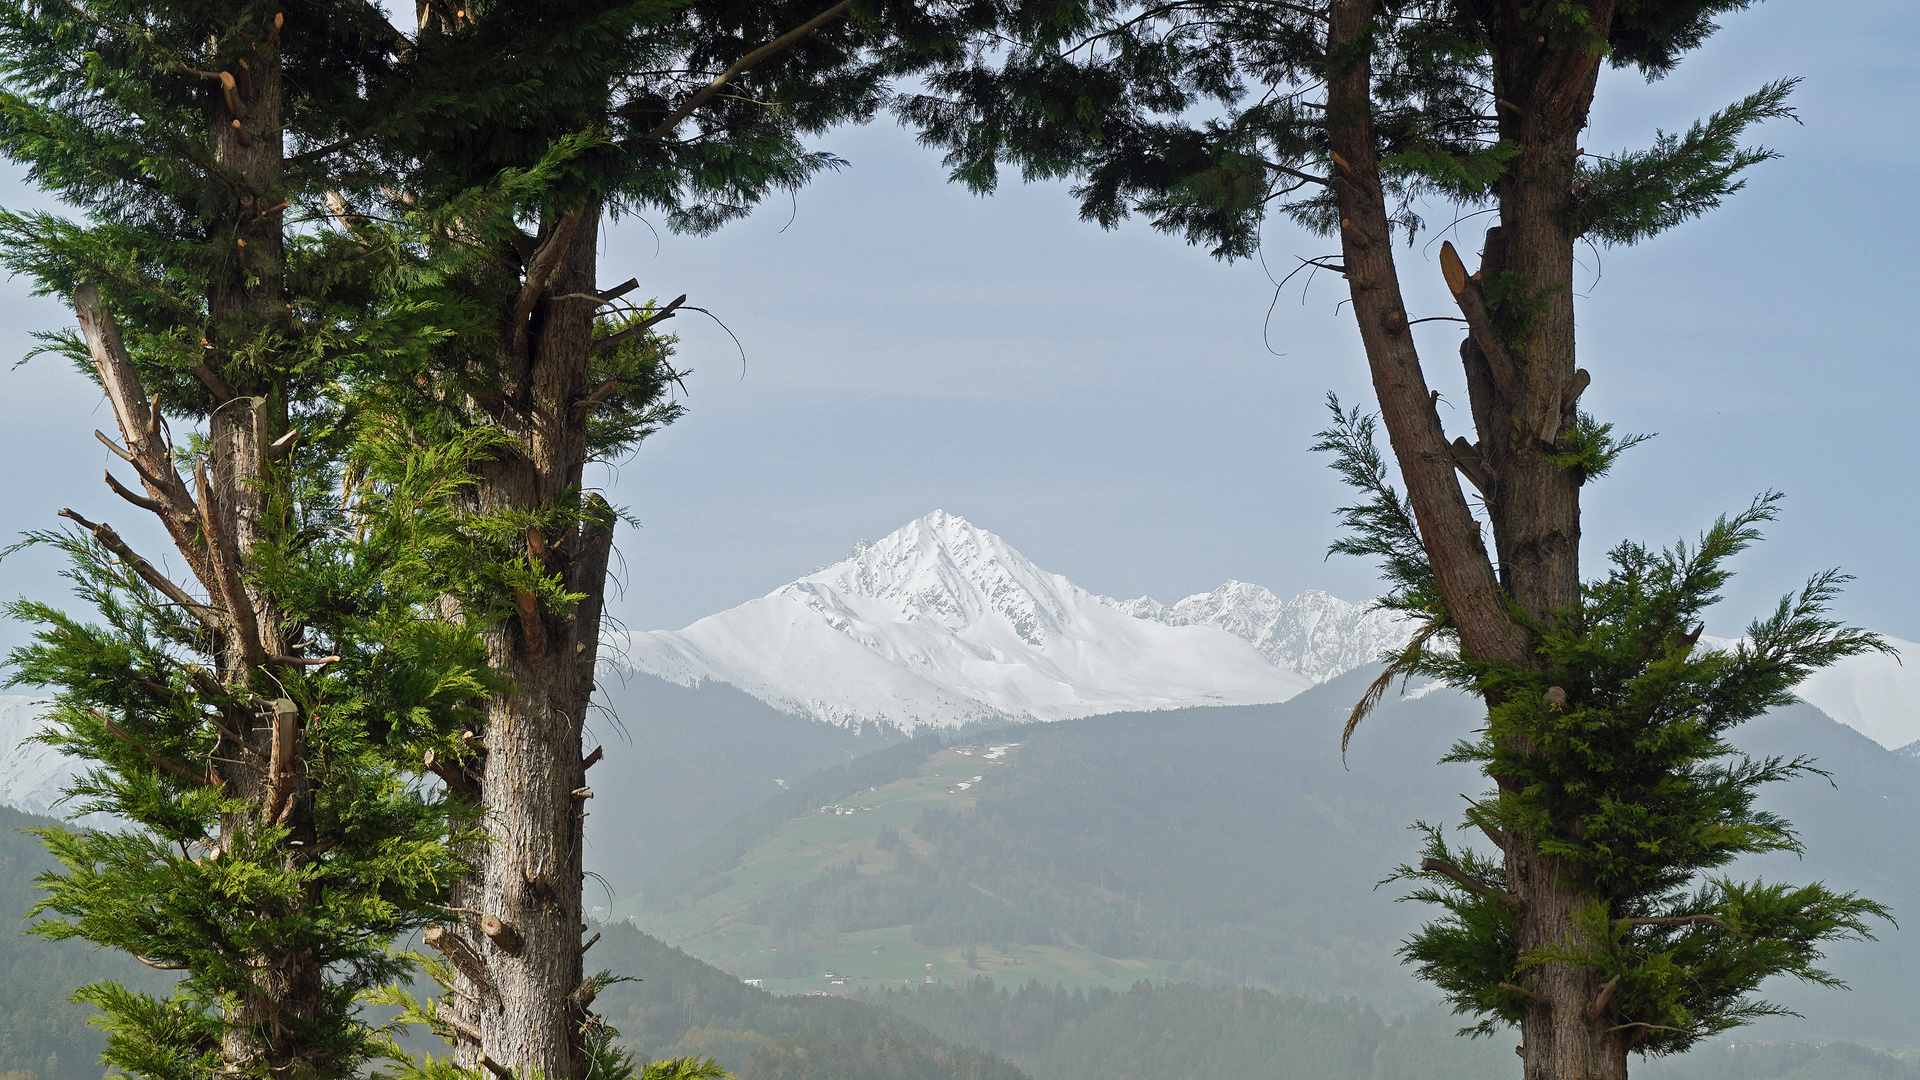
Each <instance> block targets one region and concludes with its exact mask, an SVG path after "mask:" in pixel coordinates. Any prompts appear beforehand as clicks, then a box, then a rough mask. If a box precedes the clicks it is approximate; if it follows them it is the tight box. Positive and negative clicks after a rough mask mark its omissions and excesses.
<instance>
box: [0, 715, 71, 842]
mask: <svg viewBox="0 0 1920 1080" xmlns="http://www.w3.org/2000/svg"><path fill="white" fill-rule="evenodd" d="M46 707H47V702H46V701H45V700H44V699H41V698H31V697H20V696H17V695H0V803H4V804H5V805H7V806H11V807H13V808H14V809H15V810H25V811H26V812H28V813H30V814H46V815H49V816H51V817H59V816H60V810H59V809H58V808H56V807H55V806H54V805H53V803H54V800H56V799H58V798H59V797H60V790H61V789H62V788H63V787H65V786H66V784H67V782H68V781H69V780H71V779H72V778H73V775H74V771H75V765H76V762H75V761H74V760H73V759H72V758H69V757H66V756H65V755H63V754H61V753H60V752H59V751H58V750H55V749H54V748H53V747H51V746H42V745H40V744H39V743H33V742H27V740H28V739H31V738H32V737H33V736H35V735H38V734H39V733H40V715H41V713H42V712H44V711H45V709H46Z"/></svg>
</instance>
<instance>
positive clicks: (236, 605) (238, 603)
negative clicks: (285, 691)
mask: <svg viewBox="0 0 1920 1080" xmlns="http://www.w3.org/2000/svg"><path fill="white" fill-rule="evenodd" d="M193 479H194V484H195V485H196V487H197V488H198V491H199V495H200V527H201V528H202V529H203V530H205V532H206V534H207V554H208V556H209V560H210V561H211V563H212V565H213V576H214V578H215V580H216V581H218V582H219V586H220V599H221V601H222V602H223V603H225V604H226V607H227V619H228V621H229V622H231V623H232V624H233V630H234V633H235V634H236V635H238V636H239V638H240V649H241V652H242V653H243V654H244V655H245V658H246V664H247V666H248V667H256V666H258V665H259V664H260V662H261V661H262V660H264V659H266V649H265V648H264V647H263V646H262V645H261V644H260V624H259V622H258V621H257V620H256V618H255V617H254V613H253V603H252V602H251V601H250V600H249V599H248V598H247V592H246V587H245V586H243V585H242V584H241V583H240V568H239V555H238V554H237V553H236V552H234V550H233V548H232V545H231V544H230V543H229V542H228V540H227V534H226V530H225V529H224V528H222V527H221V523H220V510H219V507H217V506H216V505H214V501H213V490H212V489H211V488H210V487H209V486H208V485H207V467H206V465H205V463H199V464H196V465H194V467H193Z"/></svg>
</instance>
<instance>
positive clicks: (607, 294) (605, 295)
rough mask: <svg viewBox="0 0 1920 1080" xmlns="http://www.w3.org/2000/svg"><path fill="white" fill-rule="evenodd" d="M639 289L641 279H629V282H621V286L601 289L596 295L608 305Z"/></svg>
mask: <svg viewBox="0 0 1920 1080" xmlns="http://www.w3.org/2000/svg"><path fill="white" fill-rule="evenodd" d="M639 287H640V279H639V278H628V279H627V280H625V281H623V282H621V283H620V284H618V285H615V286H614V287H613V288H611V289H601V290H600V291H599V292H598V293H596V294H595V295H597V296H598V297H599V298H600V302H601V303H607V302H609V301H613V300H618V299H620V298H621V297H623V296H625V295H627V294H628V293H630V292H632V291H633V290H635V289H637V288H639Z"/></svg>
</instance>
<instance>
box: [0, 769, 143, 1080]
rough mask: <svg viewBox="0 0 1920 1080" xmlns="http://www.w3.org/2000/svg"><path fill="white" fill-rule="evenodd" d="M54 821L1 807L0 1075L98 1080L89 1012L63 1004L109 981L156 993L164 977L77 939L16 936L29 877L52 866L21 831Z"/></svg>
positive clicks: (29, 903) (30, 898) (27, 905)
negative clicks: (79, 990)
mask: <svg viewBox="0 0 1920 1080" xmlns="http://www.w3.org/2000/svg"><path fill="white" fill-rule="evenodd" d="M55 824H57V823H56V822H54V821H53V820H51V819H49V818H43V817H35V816H33V815H31V814H23V813H20V812H19V811H17V810H9V809H6V808H4V807H0V1072H6V1073H11V1072H15V1071H20V1072H29V1073H32V1074H34V1075H35V1076H37V1077H39V1078H40V1080H92V1078H94V1077H98V1076H99V1075H100V1071H101V1069H100V1060H99V1059H100V1049H101V1047H103V1046H104V1045H105V1040H104V1039H103V1038H102V1037H101V1036H100V1033H99V1032H98V1031H97V1030H95V1029H94V1028H93V1027H92V1026H91V1025H89V1024H88V1023H87V1017H88V1016H89V1015H91V1014H92V1011H93V1010H92V1009H91V1008H90V1007H89V1006H86V1005H81V1004H77V1003H75V1002H74V1001H72V1000H70V999H71V997H72V995H73V992H74V990H75V989H77V988H79V987H80V986H82V985H84V984H86V983H89V982H93V981H95V980H98V979H102V978H113V979H118V980H120V981H121V982H125V983H129V984H131V985H133V986H135V987H138V988H141V989H147V990H152V991H156V992H157V991H160V990H162V989H163V988H164V987H165V986H166V985H167V984H168V983H169V982H170V981H171V980H170V979H169V977H168V976H166V975H165V974H163V973H161V972H158V971H153V970H151V969H148V968H143V967H141V966H139V965H138V964H135V963H134V962H133V961H131V960H128V959H127V958H126V957H124V956H121V955H119V954H107V953H96V952H93V951H92V950H91V949H89V948H88V947H87V945H86V943H84V942H80V941H62V942H51V941H44V940H42V939H40V938H36V937H26V936H24V935H23V934H22V933H21V931H22V930H24V929H25V925H24V924H23V923H22V922H21V920H22V919H24V918H25V916H26V914H27V911H28V910H29V909H31V908H32V907H33V904H34V902H35V900H37V899H38V891H37V890H36V889H35V888H34V887H33V879H34V878H35V877H37V876H39V875H40V874H41V873H43V872H44V871H46V870H48V869H49V868H51V867H52V865H53V860H52V859H50V858H48V857H47V853H46V850H45V849H44V848H42V847H41V846H40V841H39V840H38V839H37V838H35V837H34V836H32V835H31V834H29V833H27V832H25V831H24V830H27V829H31V828H36V827H41V826H48V825H55Z"/></svg>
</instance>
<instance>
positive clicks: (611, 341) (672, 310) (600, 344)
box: [593, 293, 687, 352]
mask: <svg viewBox="0 0 1920 1080" xmlns="http://www.w3.org/2000/svg"><path fill="white" fill-rule="evenodd" d="M686 302H687V294H686V293H681V294H680V295H679V296H676V297H674V298H673V300H672V302H671V303H669V304H667V306H666V307H663V308H661V309H660V310H659V311H656V312H654V313H653V314H651V315H649V316H647V317H646V318H644V319H641V320H640V321H639V322H637V323H634V324H633V325H632V326H629V327H627V328H626V329H624V330H621V331H620V332H619V333H617V334H609V335H607V336H606V337H603V338H601V339H600V340H599V341H596V342H594V343H593V351H594V352H599V351H600V350H601V349H605V348H609V347H611V346H614V345H618V344H619V343H620V342H622V341H625V340H627V339H628V338H631V337H637V336H638V335H640V334H644V333H646V332H647V330H648V329H650V328H651V327H652V326H653V325H654V324H656V323H662V322H665V321H667V320H668V319H671V318H673V317H674V315H675V314H676V313H677V312H678V311H679V309H680V305H681V304H684V303H686Z"/></svg>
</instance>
